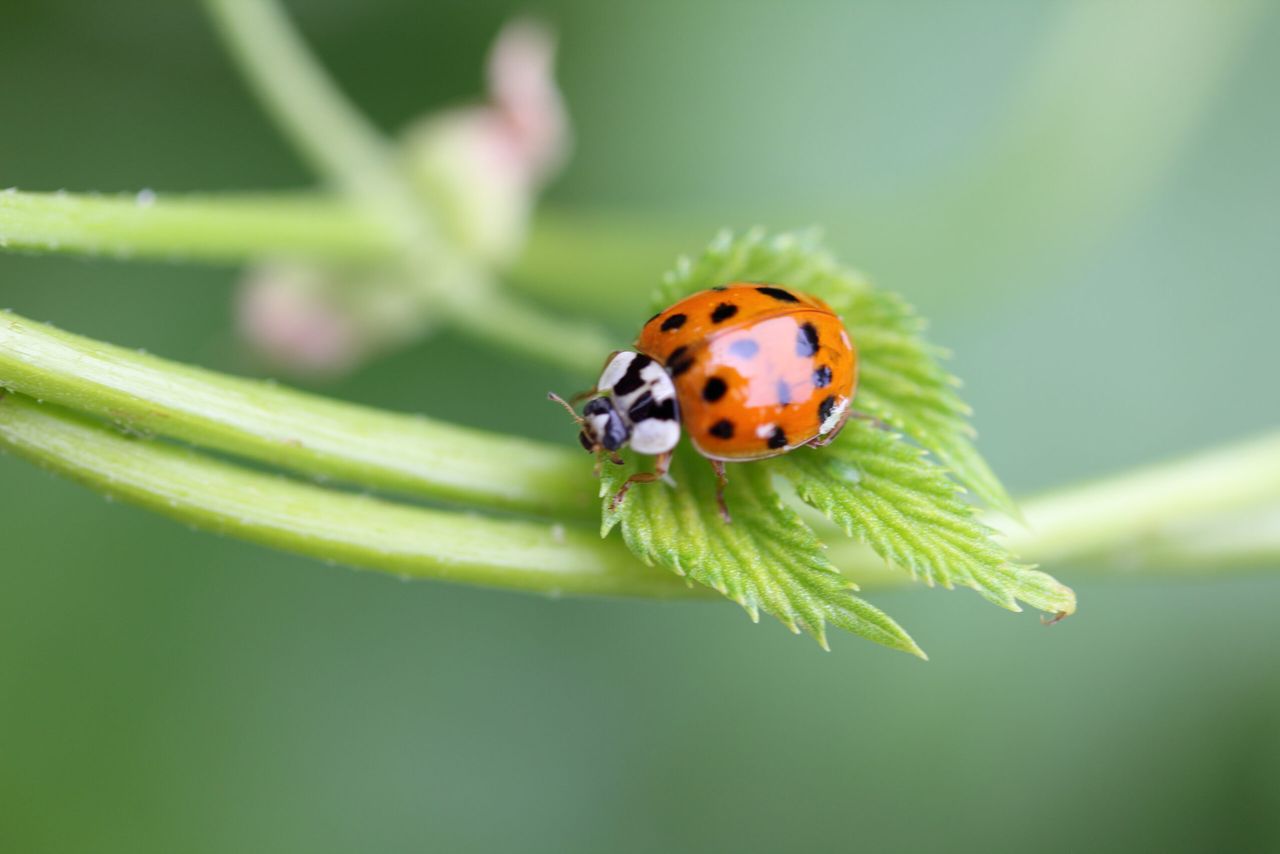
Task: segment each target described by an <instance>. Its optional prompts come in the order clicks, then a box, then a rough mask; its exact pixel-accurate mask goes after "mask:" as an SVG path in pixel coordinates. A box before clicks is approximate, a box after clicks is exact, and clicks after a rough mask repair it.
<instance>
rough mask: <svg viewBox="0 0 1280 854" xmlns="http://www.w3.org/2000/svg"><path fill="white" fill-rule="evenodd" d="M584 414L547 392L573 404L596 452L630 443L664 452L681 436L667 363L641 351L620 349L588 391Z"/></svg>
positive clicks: (613, 453) (612, 451) (581, 435)
mask: <svg viewBox="0 0 1280 854" xmlns="http://www.w3.org/2000/svg"><path fill="white" fill-rule="evenodd" d="M588 394H589V395H590V399H589V400H588V401H587V405H586V406H584V407H583V409H582V415H581V416H579V415H578V414H577V413H576V412H574V410H573V407H572V406H571V405H570V404H569V403H567V402H566V401H564V400H561V399H560V398H559V397H557V396H556V395H554V394H552V395H549V397H550V398H551V399H552V400H554V401H556V402H557V403H559V404H560V405H561V406H563V407H564V408H565V409H567V410H569V414H570V415H572V416H573V420H574V421H576V422H577V423H578V426H579V427H580V428H581V429H580V430H579V432H578V441H579V442H581V443H582V447H584V448H586V449H587V451H589V452H590V453H593V454H608V455H610V459H612V460H613V461H614V462H621V458H620V457H618V456H617V451H618V449H620V448H621V447H622V446H624V445H627V444H630V445H631V447H632V449H633V450H636V451H639V452H640V453H642V454H663V453H666V452H668V451H670V450H671V449H672V448H674V447H675V446H676V443H677V442H679V441H680V420H679V410H678V408H677V406H676V391H675V386H674V384H673V383H672V381H671V376H670V375H669V374H668V373H667V371H666V369H665V368H664V367H663V366H662V365H661V364H660V363H658V362H657V361H655V360H654V359H653V358H651V357H649V356H646V355H644V354H643V353H635V352H632V351H630V350H620V351H618V352H617V353H614V354H613V355H612V356H610V357H609V361H608V363H607V364H606V365H605V368H604V372H603V373H602V374H601V375H600V379H599V380H598V381H597V382H596V387H595V388H594V389H592V390H591V391H590V392H589V393H588Z"/></svg>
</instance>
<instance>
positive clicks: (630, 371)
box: [549, 282, 858, 522]
mask: <svg viewBox="0 0 1280 854" xmlns="http://www.w3.org/2000/svg"><path fill="white" fill-rule="evenodd" d="M857 373H858V357H857V352H856V351H855V349H854V346H853V342H852V341H850V340H849V334H848V333H847V332H846V331H845V328H844V323H843V322H842V321H841V320H840V318H839V316H837V315H836V313H835V312H833V311H832V310H831V307H830V306H828V305H827V304H826V303H825V302H823V301H822V300H820V299H818V298H817V297H813V296H809V295H808V294H803V293H800V292H799V291H794V290H789V289H787V288H785V287H780V286H778V285H773V284H762V283H757V282H733V283H731V284H726V285H723V286H721V287H715V288H711V289H709V290H705V291H700V292H699V293H696V294H694V295H693V296H690V297H686V298H685V299H682V300H680V301H679V302H677V303H676V304H675V305H672V306H671V307H670V308H667V309H666V310H665V311H660V312H658V313H657V314H655V315H654V316H653V317H651V318H650V319H649V321H648V322H647V323H645V325H644V328H643V329H641V330H640V337H639V338H637V339H636V349H635V350H620V351H617V352H615V353H612V354H610V356H609V358H608V360H607V361H606V362H605V366H604V371H603V372H601V374H600V379H599V380H597V381H596V384H595V387H594V388H592V389H590V390H589V391H586V392H583V393H582V394H580V395H577V396H575V397H574V401H575V402H576V401H579V400H583V399H587V403H586V406H585V407H584V408H583V410H582V415H581V417H579V416H578V415H577V413H576V412H575V411H574V409H573V407H572V406H571V405H570V404H569V403H568V402H566V401H564V400H562V399H561V398H559V397H557V396H556V395H555V394H551V395H549V396H550V397H551V399H552V400H555V401H557V402H558V403H560V404H562V405H563V406H564V407H565V408H566V409H568V410H569V412H570V414H571V415H573V417H574V420H575V421H577V422H578V424H579V426H580V427H581V432H580V433H579V434H578V439H579V441H580V442H581V443H582V446H583V447H584V448H586V449H587V450H588V451H590V452H591V453H594V454H596V455H597V472H598V471H599V466H600V465H601V464H602V462H603V459H604V458H606V457H608V458H609V459H611V460H612V461H613V462H614V463H618V464H620V463H621V462H622V460H621V459H620V458H619V457H618V455H617V451H618V449H619V448H621V447H623V446H624V445H627V444H630V446H631V448H632V449H633V450H635V451H637V452H639V453H642V454H651V455H653V456H655V457H656V460H655V464H654V470H653V471H652V472H641V473H637V474H633V475H631V477H630V478H628V479H627V481H626V483H624V484H623V485H622V488H621V489H619V490H618V492H617V494H616V495H614V497H613V500H612V502H611V504H610V508H611V509H614V508H616V507H617V506H618V505H619V504H620V503H621V502H622V500H623V498H624V497H625V496H626V494H627V490H628V489H630V487H631V485H632V484H633V483H650V482H653V481H656V480H661V479H662V478H663V477H665V476H666V473H667V469H668V467H669V466H670V464H671V455H672V452H673V451H674V450H675V447H676V445H677V444H678V443H679V441H680V434H681V431H682V429H683V431H684V432H686V433H688V435H689V439H690V441H691V442H692V443H693V447H694V448H695V449H696V450H697V451H698V453H700V454H702V456H704V457H706V458H707V459H708V460H709V461H710V462H711V466H712V468H713V469H714V470H715V473H716V478H717V480H718V483H719V489H718V491H717V496H716V497H717V502H718V504H719V507H720V514H721V515H722V516H723V517H724V519H725V521H726V522H728V521H730V516H729V511H728V508H727V507H726V506H725V502H724V486H725V483H726V482H727V479H726V477H725V469H724V466H725V463H727V462H746V461H750V460H763V459H767V458H769V457H776V456H778V455H780V454H785V453H787V452H788V451H792V450H794V449H796V448H799V447H802V446H811V447H821V446H823V445H827V444H829V443H830V442H831V441H832V440H833V439H835V437H836V435H837V434H838V433H839V432H840V429H841V428H842V427H844V424H845V421H846V420H847V419H848V418H849V413H850V409H849V404H850V401H852V399H853V393H854V387H855V384H856V381H857Z"/></svg>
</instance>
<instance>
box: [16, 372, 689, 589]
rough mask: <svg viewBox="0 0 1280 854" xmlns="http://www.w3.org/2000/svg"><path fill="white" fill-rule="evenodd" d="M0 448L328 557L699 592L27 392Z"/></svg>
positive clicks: (594, 555) (607, 553) (609, 560)
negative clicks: (305, 479) (145, 434)
mask: <svg viewBox="0 0 1280 854" xmlns="http://www.w3.org/2000/svg"><path fill="white" fill-rule="evenodd" d="M0 447H4V448H7V449H8V450H10V451H12V452H14V453H15V454H18V455H19V456H22V457H25V458H27V459H29V460H32V461H34V462H36V463H39V464H40V465H43V466H45V467H47V468H49V469H52V470H53V471H55V472H57V473H59V474H61V475H65V476H67V477H70V478H72V479H74V480H77V481H80V482H81V483H84V484H86V485H88V486H90V487H91V488H93V489H96V490H99V491H101V492H104V493H106V494H108V495H110V496H113V497H116V498H120V499H121V500H125V501H129V502H131V503H134V504H137V505H139V506H142V507H145V508H147V509H149V510H153V511H155V512H158V513H161V514H163V515H165V516H169V517H172V518H174V519H178V520H179V521H182V522H186V523H188V524H191V525H195V526H197V527H199V528H203V529H206V530H211V531H216V532H219V533H224V534H228V535H231V536H234V537H238V538H240V539H244V540H249V541H251V542H255V543H260V544H262V545H266V546H270V547H273V548H278V549H283V550H285V551H291V552H296V553H298V554H303V555H308V556H310V557H315V558H320V559H322V560H327V561H334V562H339V563H344V564H349V565H352V566H358V567H365V568H368V569H377V570H382V571H385V572H391V573H395V574H398V575H401V576H405V577H416V578H434V579H441V580H445V581H457V582H463V583H468V584H480V585H487V586H493V587H504V588H510V589H515V590H527V591H536V592H542V593H550V594H559V593H564V594H592V595H604V596H649V597H670V596H688V595H691V594H693V593H694V592H695V591H691V590H690V589H689V588H688V587H687V586H686V585H685V584H684V583H683V582H681V581H680V580H678V579H676V578H675V577H674V576H672V575H670V574H669V573H665V572H661V571H657V570H654V569H651V568H649V567H646V566H644V565H643V564H641V563H640V562H639V561H637V560H636V559H635V558H633V557H632V556H631V555H630V554H629V553H628V552H627V550H626V549H625V548H623V547H622V546H621V545H620V544H619V543H616V542H602V541H601V540H600V539H599V538H598V537H596V536H595V535H594V534H593V533H592V532H590V531H585V530H578V529H573V528H565V527H564V526H560V525H552V524H549V523H534V522H520V521H511V520H498V519H488V518H484V517H481V516H475V515H471V514H461V513H450V512H445V511H441V510H429V509H423V508H417V507H408V506H404V505H396V504H392V503H389V502H386V501H382V500H379V499H376V498H370V497H367V496H359V495H350V494H346V493H342V492H337V491H334V490H329V489H324V488H322V487H318V486H313V485H310V484H304V483H297V482H295V481H291V480H288V479H286V478H283V477H278V476H274V475H267V474H259V473H256V472H250V471H246V470H244V469H241V468H239V467H238V466H234V465H230V464H228V463H223V462H219V461H216V460H213V459H210V458H208V457H204V456H201V455H199V454H196V453H193V452H190V451H186V450H184V449H181V448H177V447H174V446H171V445H167V444H165V443H162V442H153V441H139V440H136V439H130V438H127V437H125V436H123V435H121V434H119V433H116V432H114V431H111V430H109V429H107V428H106V427H105V426H103V425H101V424H93V423H89V422H87V421H84V420H82V419H80V418H78V417H77V416H74V415H72V414H70V413H68V412H66V411H64V410H60V409H58V408H57V407H53V406H49V405H47V404H46V405H40V404H37V403H35V402H34V401H32V400H30V399H28V398H24V397H22V396H21V395H15V394H9V395H6V396H5V397H3V398H2V399H0Z"/></svg>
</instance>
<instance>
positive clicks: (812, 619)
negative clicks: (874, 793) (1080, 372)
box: [600, 448, 924, 658]
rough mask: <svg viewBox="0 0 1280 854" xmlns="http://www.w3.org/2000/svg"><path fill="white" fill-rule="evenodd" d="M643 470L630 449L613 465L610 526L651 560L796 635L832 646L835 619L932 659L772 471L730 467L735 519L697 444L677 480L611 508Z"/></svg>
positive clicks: (607, 496) (609, 469)
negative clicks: (834, 551)
mask: <svg viewBox="0 0 1280 854" xmlns="http://www.w3.org/2000/svg"><path fill="white" fill-rule="evenodd" d="M645 463H646V465H647V464H648V459H647V458H645ZM637 470H639V469H638V466H637V462H636V459H635V455H630V454H628V455H626V464H625V465H623V466H615V465H612V464H608V463H606V464H605V469H604V471H603V473H602V477H601V485H600V494H601V497H602V499H603V502H604V524H603V530H602V533H603V534H608V532H609V531H610V530H611V529H612V528H613V527H614V525H621V527H622V536H623V539H624V540H625V541H626V544H627V546H628V547H629V548H630V549H631V550H632V551H633V552H634V553H635V554H636V555H637V556H639V557H640V558H641V559H643V560H644V561H645V562H647V563H650V564H659V565H661V566H665V567H666V568H667V569H670V570H672V571H674V572H676V573H677V574H679V575H684V576H687V577H688V578H690V579H692V580H693V581H697V582H699V583H701V584H705V585H707V586H708V587H711V588H713V589H715V590H718V591H719V592H720V593H722V594H724V595H725V596H727V597H729V598H730V599H732V600H734V601H735V602H737V603H738V604H740V605H741V606H742V607H743V608H745V609H746V611H747V613H748V614H750V615H751V618H752V619H753V620H758V619H759V611H760V610H764V611H766V612H768V613H770V614H772V615H773V616H775V617H777V618H778V619H779V620H781V621H782V622H783V624H785V625H786V626H787V627H788V628H789V629H791V631H793V632H796V633H799V632H800V631H802V630H803V631H807V632H809V633H810V634H811V635H813V636H814V638H816V639H817V641H818V643H819V644H821V645H822V646H823V648H828V647H827V640H826V624H827V623H831V624H832V625H834V626H838V627H839V628H842V629H845V630H846V631H850V632H852V633H854V634H856V635H860V636H861V637H864V638H867V639H869V640H873V641H875V642H876V643H880V644H883V645H885V646H888V647H891V648H893V649H899V650H902V651H904V652H910V653H913V654H915V655H918V656H920V657H922V658H923V657H924V653H923V652H922V651H921V650H920V648H919V647H918V646H916V644H915V641H913V640H912V639H911V637H910V636H909V635H908V634H907V633H906V632H905V631H903V629H902V627H901V626H899V625H898V624H897V623H895V622H894V621H893V620H892V619H890V618H889V617H888V616H887V615H886V614H885V613H884V612H882V611H880V610H879V609H878V608H876V607H875V606H873V605H871V604H869V603H868V602H866V601H864V600H862V599H859V598H858V597H856V596H854V595H853V594H852V593H851V592H850V590H851V589H856V586H855V585H853V584H852V583H850V581H849V580H848V579H847V578H845V577H844V576H842V575H841V574H840V573H839V572H838V571H837V570H836V568H835V567H834V566H832V565H831V563H830V561H828V560H827V559H826V557H825V556H824V554H823V546H822V544H821V543H820V542H819V541H818V539H817V537H816V536H814V534H813V531H811V530H810V529H809V527H808V526H807V525H805V524H804V522H802V521H801V520H800V517H799V516H797V515H796V514H795V512H794V511H792V510H790V509H789V508H787V507H786V506H785V505H784V504H783V503H782V500H781V499H780V498H779V496H778V494H777V492H775V491H774V489H773V486H772V484H771V482H770V477H771V476H770V474H769V472H768V470H767V469H766V468H764V467H762V466H757V465H736V466H730V467H729V471H730V479H729V486H728V489H727V492H726V499H727V500H728V502H729V506H730V508H731V509H732V513H733V523H732V524H727V523H726V522H725V521H724V520H723V519H721V518H720V513H719V510H718V509H717V506H716V499H715V491H716V480H715V475H714V474H713V473H712V471H711V467H710V466H709V465H708V464H707V462H706V461H705V460H703V459H701V458H700V457H698V456H697V454H696V453H695V452H693V451H692V450H691V449H688V448H682V449H680V451H679V452H678V453H677V454H676V456H675V459H674V460H673V461H672V465H671V471H670V475H671V477H672V478H673V479H674V480H675V484H676V485H674V486H672V485H669V484H666V483H652V484H636V485H634V486H633V487H632V489H631V491H630V492H629V493H628V494H627V497H626V500H625V501H624V502H623V503H622V504H621V505H620V506H619V507H618V508H617V510H616V511H611V510H610V509H609V504H610V502H611V501H612V498H613V495H614V494H615V493H616V492H617V491H618V489H619V488H620V487H621V486H622V484H623V482H624V481H625V480H626V479H627V477H628V476H630V475H631V474H632V473H633V472H635V471H637Z"/></svg>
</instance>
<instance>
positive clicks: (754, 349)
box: [729, 338, 760, 359]
mask: <svg viewBox="0 0 1280 854" xmlns="http://www.w3.org/2000/svg"><path fill="white" fill-rule="evenodd" d="M729 352H730V353H731V354H732V355H734V356H737V357H738V358H739V359H750V358H751V357H752V356H754V355H755V354H756V353H759V352H760V345H759V344H757V343H756V342H755V341H752V340H751V339H750V338H739V339H738V340H737V341H734V342H733V343H732V344H730V345H729Z"/></svg>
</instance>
